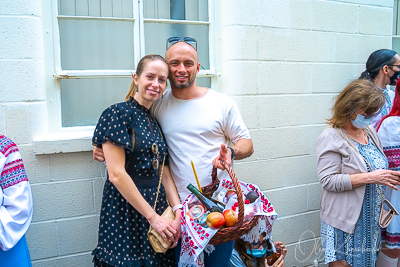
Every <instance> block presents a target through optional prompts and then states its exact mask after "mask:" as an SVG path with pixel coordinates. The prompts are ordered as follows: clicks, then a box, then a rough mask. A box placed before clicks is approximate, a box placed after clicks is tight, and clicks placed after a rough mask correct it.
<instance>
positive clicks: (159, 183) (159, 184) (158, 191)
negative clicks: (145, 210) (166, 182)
mask: <svg viewBox="0 0 400 267" xmlns="http://www.w3.org/2000/svg"><path fill="white" fill-rule="evenodd" d="M165 155H166V154H165ZM165 155H164V159H163V163H162V167H161V173H160V180H159V181H158V187H157V194H156V201H154V206H153V209H154V210H155V209H156V205H157V200H158V193H160V186H161V180H162V174H163V171H164V163H165Z"/></svg>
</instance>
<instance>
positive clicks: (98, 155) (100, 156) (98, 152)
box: [93, 146, 106, 162]
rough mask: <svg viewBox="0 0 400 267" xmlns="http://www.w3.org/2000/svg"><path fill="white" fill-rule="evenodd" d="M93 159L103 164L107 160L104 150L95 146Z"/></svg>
mask: <svg viewBox="0 0 400 267" xmlns="http://www.w3.org/2000/svg"><path fill="white" fill-rule="evenodd" d="M93 159H95V160H97V161H100V162H103V161H105V160H106V159H105V158H104V153H103V149H101V148H100V147H97V146H93Z"/></svg>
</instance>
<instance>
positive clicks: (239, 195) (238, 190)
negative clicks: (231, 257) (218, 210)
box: [221, 159, 244, 230]
mask: <svg viewBox="0 0 400 267" xmlns="http://www.w3.org/2000/svg"><path fill="white" fill-rule="evenodd" d="M221 163H222V166H224V167H225V169H226V171H227V172H228V173H229V176H230V177H231V179H232V182H233V185H234V186H235V190H236V195H237V200H238V207H239V214H238V221H237V223H236V225H235V226H233V227H231V228H230V229H231V230H235V229H239V228H240V227H242V224H243V220H244V203H243V193H242V188H241V187H240V184H239V181H238V179H237V177H236V174H235V172H234V171H233V168H232V167H231V166H229V165H228V164H227V163H226V162H225V161H224V160H223V159H221Z"/></svg>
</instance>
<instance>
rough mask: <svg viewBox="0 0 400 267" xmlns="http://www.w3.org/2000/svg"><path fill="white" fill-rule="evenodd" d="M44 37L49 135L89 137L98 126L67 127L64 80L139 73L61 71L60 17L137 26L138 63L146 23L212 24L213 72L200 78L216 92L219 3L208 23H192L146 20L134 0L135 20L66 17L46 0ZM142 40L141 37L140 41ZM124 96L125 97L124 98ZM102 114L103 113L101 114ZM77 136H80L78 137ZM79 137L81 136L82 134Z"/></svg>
mask: <svg viewBox="0 0 400 267" xmlns="http://www.w3.org/2000/svg"><path fill="white" fill-rule="evenodd" d="M42 3H43V4H42V11H43V18H42V21H43V32H44V33H43V34H44V51H45V83H46V94H47V107H48V118H47V119H48V133H54V134H57V133H59V134H62V133H65V134H67V133H70V132H78V133H79V132H81V133H82V135H83V136H85V137H87V133H88V132H93V130H94V127H95V126H74V127H63V126H62V117H61V79H91V78H109V77H113V78H116V77H124V78H127V77H128V78H129V77H131V73H132V72H135V70H134V69H133V70H124V69H118V70H107V69H102V70H62V68H61V46H60V34H59V26H58V20H59V18H76V17H79V19H88V20H90V19H96V20H125V21H132V23H134V26H133V31H134V33H135V34H134V36H135V38H134V40H133V45H134V48H135V51H134V57H135V58H134V64H135V66H136V65H137V63H138V62H139V60H140V58H142V57H143V56H144V55H145V32H144V23H145V22H161V23H176V24H190V25H196V24H197V25H208V35H209V43H208V46H209V61H210V69H208V70H200V72H199V73H198V74H197V77H199V78H202V77H208V78H210V80H211V85H210V86H211V88H212V89H214V90H215V88H216V85H217V78H218V76H220V73H217V65H218V64H217V60H216V57H215V55H216V54H215V49H216V47H217V44H216V40H217V38H216V37H215V34H216V25H215V8H216V3H215V0H208V21H192V20H170V19H149V18H146V19H145V18H144V17H143V14H144V8H143V1H142V0H132V3H133V18H116V17H91V16H66V15H58V1H43V2H42ZM136 22H137V23H136ZM137 37H138V38H137ZM127 91H128V88H127ZM123 97H124V96H121V99H123ZM99 115H100V114H99ZM75 135H76V134H75ZM78 135H79V134H78Z"/></svg>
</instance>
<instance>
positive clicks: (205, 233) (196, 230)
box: [178, 179, 278, 267]
mask: <svg viewBox="0 0 400 267" xmlns="http://www.w3.org/2000/svg"><path fill="white" fill-rule="evenodd" d="M239 184H240V187H241V189H242V191H243V193H244V195H247V194H248V193H249V192H250V191H255V192H256V193H257V194H258V195H259V198H258V199H257V200H256V201H255V202H254V205H252V204H249V205H245V209H246V206H251V208H250V209H253V208H254V211H250V213H252V214H253V216H259V219H258V224H257V225H256V226H255V227H254V228H253V229H252V230H251V231H250V232H249V233H248V234H246V235H244V236H242V237H241V238H242V239H244V240H245V241H248V242H256V241H257V240H258V238H259V235H260V233H262V232H265V233H266V234H267V235H266V238H268V237H270V235H271V231H272V225H273V223H274V222H275V221H276V218H277V216H278V214H277V213H276V211H275V209H274V207H273V205H272V203H271V202H270V201H269V200H268V199H267V197H266V196H265V195H264V194H263V193H262V192H261V190H260V189H259V188H258V186H257V185H255V184H251V183H245V182H242V181H239ZM228 189H235V187H234V185H233V182H231V181H229V180H225V179H224V180H222V181H220V184H219V186H218V189H217V190H216V191H215V193H214V196H215V195H217V194H218V193H219V192H220V191H221V190H228ZM195 202H198V199H197V197H196V196H194V195H193V194H190V195H189V196H188V197H187V198H186V200H185V202H184V203H183V210H182V222H181V224H182V227H181V229H182V247H181V254H180V262H179V264H178V266H179V267H203V266H204V263H203V260H202V258H203V257H202V253H203V251H204V250H205V251H208V252H211V251H212V250H213V247H212V246H210V245H208V242H209V241H210V239H211V238H212V237H213V236H214V235H215V233H216V232H217V231H218V229H217V230H214V229H211V228H209V227H203V226H202V225H200V224H199V223H198V222H197V221H195V220H193V219H192V218H191V217H190V216H189V209H190V208H189V207H191V206H192V205H193V203H195ZM235 202H237V198H236V196H235V197H232V198H231V199H230V200H229V201H228V203H227V205H226V207H225V209H230V208H232V206H234V205H235ZM237 211H238V209H237ZM211 253H212V252H211Z"/></svg>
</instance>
